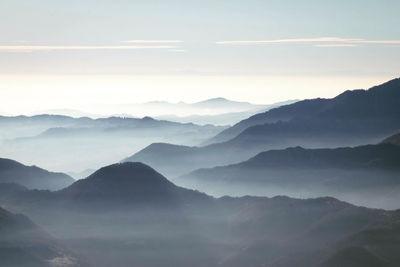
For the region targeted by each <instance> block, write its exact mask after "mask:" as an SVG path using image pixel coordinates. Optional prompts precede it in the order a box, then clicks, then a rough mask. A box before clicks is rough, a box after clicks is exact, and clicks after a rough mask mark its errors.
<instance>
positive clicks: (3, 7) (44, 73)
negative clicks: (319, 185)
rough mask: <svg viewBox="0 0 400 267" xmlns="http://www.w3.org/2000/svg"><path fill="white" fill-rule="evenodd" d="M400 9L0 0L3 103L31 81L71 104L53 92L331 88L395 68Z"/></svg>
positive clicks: (392, 3) (398, 66) (264, 92)
mask: <svg viewBox="0 0 400 267" xmlns="http://www.w3.org/2000/svg"><path fill="white" fill-rule="evenodd" d="M399 10H400V1H398V0H397V1H396V0H380V1H377V0H347V1H327V0H296V1H294V0H291V1H288V0H286V1H285V0H279V1H278V0H276V1H272V0H270V1H268V0H264V1H258V0H246V1H244V0H243V1H237V0H229V1H228V0H220V1H219V0H213V1H211V0H203V1H191V0H186V1H177V0H163V1H154V0H146V1H132V0H129V1H128V0H113V1H111V0H110V1H105V0H93V1H89V0H69V1H60V0H18V1H15V0H1V1H0V94H1V95H0V97H1V98H2V99H3V100H0V101H2V103H1V104H2V106H3V107H5V108H6V109H8V106H11V105H10V103H11V102H12V101H14V100H15V99H17V98H18V97H19V96H20V95H21V94H24V93H26V92H27V91H31V90H35V94H32V97H35V95H36V96H38V101H39V100H41V101H39V102H38V103H37V104H36V106H40V107H41V106H46V105H50V104H52V105H55V103H57V105H64V106H71V105H70V104H71V103H70V102H71V101H72V100H68V97H66V98H64V99H65V101H64V102H60V101H59V100H57V101H56V99H54V98H56V97H57V95H59V94H58V93H59V92H61V93H62V94H63V93H65V92H62V91H63V90H66V88H68V86H69V87H70V89H71V99H74V98H75V97H77V96H78V95H80V94H81V93H82V92H83V91H85V92H84V93H83V95H87V96H88V97H90V96H91V95H93V94H95V93H96V92H98V90H101V95H102V96H103V97H104V99H103V98H101V99H102V100H101V101H106V100H107V98H108V94H112V93H115V92H119V94H120V95H121V99H119V98H118V99H114V98H112V99H114V100H113V101H116V102H118V101H126V102H138V101H147V100H156V99H157V100H170V101H179V100H186V101H195V100H199V99H201V98H208V97H215V96H223V97H228V98H233V99H238V100H239V99H243V100H247V101H253V102H263V103H269V102H273V101H279V100H283V99H286V98H308V97H316V96H333V95H335V94H336V93H339V92H340V91H343V90H345V89H351V88H352V87H353V86H354V87H357V88H358V87H368V86H370V85H373V84H376V83H379V82H382V81H384V80H385V79H389V78H394V77H396V76H400V75H399V73H400V72H399V70H400V27H399V25H400V16H399ZM323 37H335V38H341V39H321V38H323ZM288 39H289V41H288ZM292 39H294V40H292ZM128 40H144V41H147V42H138V41H136V42H133V43H128V42H124V41H128ZM151 40H153V41H154V40H158V42H149V41H151ZM171 40H174V41H175V42H168V41H171ZM176 40H179V41H181V42H176ZM160 41H163V42H160ZM221 41H245V42H244V43H235V42H234V43H217V42H221ZM258 41H265V42H258ZM271 41H272V43H271ZM127 46H130V47H127ZM149 46H150V47H151V48H149ZM133 48H135V49H133ZM99 75H100V76H99ZM171 76H173V78H171ZM127 77H128V78H127ZM129 77H130V78H129ZM135 77H138V78H135ZM229 77H233V78H232V79H230V78H229ZM113 79H114V80H113ZM105 80H107V82H105ZM113 81H114V82H113ZM154 81H156V82H154ZM114 84H115V85H114ZM106 85H107V86H106ZM199 86H201V87H199ZM96 88H97V89H96ZM142 88H146V92H145V93H143V90H141V89H142ZM74 90H75V91H74ZM50 91H52V92H50ZM199 91H200V92H199ZM48 94H54V96H53V97H50V96H48ZM44 95H47V96H46V97H44V98H43V96H44ZM43 99H45V100H43ZM90 101H93V100H89V99H88V100H87V101H86V100H85V99H82V102H84V103H85V104H87V103H86V102H90ZM99 101H100V100H99ZM13 104H14V105H13V106H14V109H18V107H17V108H16V107H15V103H13ZM36 106H32V107H29V108H28V107H27V106H26V105H25V106H24V108H25V109H26V110H28V109H34V108H36ZM21 110H22V109H21Z"/></svg>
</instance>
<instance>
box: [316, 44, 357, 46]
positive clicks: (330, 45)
mask: <svg viewBox="0 0 400 267" xmlns="http://www.w3.org/2000/svg"><path fill="white" fill-rule="evenodd" d="M314 46H315V47H358V46H359V45H357V44H316V45H314Z"/></svg>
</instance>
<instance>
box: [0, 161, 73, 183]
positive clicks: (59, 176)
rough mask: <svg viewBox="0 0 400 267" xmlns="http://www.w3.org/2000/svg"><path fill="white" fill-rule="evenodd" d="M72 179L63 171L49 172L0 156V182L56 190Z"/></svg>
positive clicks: (71, 181)
mask: <svg viewBox="0 0 400 267" xmlns="http://www.w3.org/2000/svg"><path fill="white" fill-rule="evenodd" d="M73 182H74V179H73V178H71V177H70V176H68V175H66V174H64V173H55V172H49V171H46V170H44V169H41V168H38V167H36V166H25V165H23V164H21V163H19V162H17V161H14V160H10V159H2V158H0V183H16V184H20V185H23V186H25V187H27V188H29V189H48V190H58V189H61V188H64V187H66V186H69V185H71V184H72V183H73Z"/></svg>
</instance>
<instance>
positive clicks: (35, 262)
mask: <svg viewBox="0 0 400 267" xmlns="http://www.w3.org/2000/svg"><path fill="white" fill-rule="evenodd" d="M0 259H1V260H0V266H2V267H39V266H40V267H42V266H43V267H52V266H54V267H55V266H70V267H83V266H88V265H87V264H86V263H85V262H84V261H82V260H81V259H80V258H79V257H77V256H76V255H74V254H73V253H71V252H70V251H69V250H67V249H66V248H64V247H63V246H62V245H61V244H59V242H57V241H56V240H54V238H52V237H51V236H50V235H48V234H47V233H45V232H44V231H43V230H41V229H40V228H39V227H38V226H36V225H35V224H34V223H33V222H32V221H31V220H29V219H28V218H27V217H25V216H23V215H18V214H13V213H10V212H8V211H6V210H4V209H2V208H0Z"/></svg>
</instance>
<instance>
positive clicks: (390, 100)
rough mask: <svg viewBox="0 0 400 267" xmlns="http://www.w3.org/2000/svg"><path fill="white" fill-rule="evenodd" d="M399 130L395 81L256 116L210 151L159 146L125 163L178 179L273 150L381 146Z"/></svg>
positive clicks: (399, 93) (398, 82) (399, 86)
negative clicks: (200, 169)
mask: <svg viewBox="0 0 400 267" xmlns="http://www.w3.org/2000/svg"><path fill="white" fill-rule="evenodd" d="M399 128H400V79H395V80H392V81H389V82H387V83H385V84H382V85H379V86H376V87H373V88H371V89H369V90H355V91H346V92H344V93H343V94H340V95H339V96H337V97H335V98H332V99H313V100H304V101H300V102H296V103H294V104H290V105H286V106H282V107H279V108H276V109H272V110H270V111H267V112H265V113H260V114H257V115H254V116H252V117H250V118H249V119H247V120H244V121H242V122H239V123H238V124H236V125H234V126H232V127H231V128H228V129H227V130H225V131H223V132H222V133H220V134H218V135H217V136H216V137H214V138H212V139H211V140H209V141H208V143H210V142H211V143H212V142H215V141H222V140H224V142H222V143H214V144H210V145H207V146H204V147H187V146H174V145H169V144H160V143H158V144H157V143H156V144H152V145H150V146H148V147H146V148H144V149H143V150H141V151H139V152H138V153H136V154H134V155H133V156H131V157H128V158H127V159H125V161H142V162H144V163H146V164H150V165H152V166H154V167H155V168H156V169H158V170H159V171H161V172H162V173H165V174H167V175H170V176H171V177H175V176H178V175H182V174H184V173H185V172H189V171H192V170H195V169H198V168H206V167H213V166H218V165H226V164H232V163H237V162H240V161H243V160H246V159H248V158H250V157H252V156H254V155H256V154H258V153H260V152H262V151H266V150H271V149H283V148H287V147H292V146H302V147H305V148H321V147H323V148H333V147H340V146H342V147H343V146H357V145H364V144H371V143H377V142H379V141H380V140H382V139H383V138H385V137H387V136H389V135H392V134H393V133H396V132H398V130H399ZM232 137H233V138H232ZM230 138H231V139H230ZM227 139H230V140H228V141H226V140H227Z"/></svg>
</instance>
